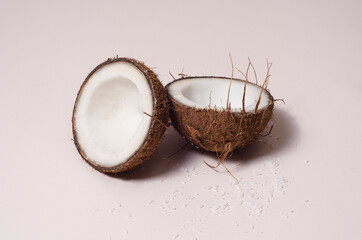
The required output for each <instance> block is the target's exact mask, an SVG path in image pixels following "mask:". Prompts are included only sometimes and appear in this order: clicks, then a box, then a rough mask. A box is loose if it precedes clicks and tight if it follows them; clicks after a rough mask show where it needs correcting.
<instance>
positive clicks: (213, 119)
mask: <svg viewBox="0 0 362 240" xmlns="http://www.w3.org/2000/svg"><path fill="white" fill-rule="evenodd" d="M197 78H199V77H197ZM183 79H185V78H183ZM226 79H227V78H226ZM181 80H182V79H178V80H175V81H181ZM229 80H230V79H229ZM240 81H243V80H240ZM170 84H172V83H170ZM170 84H168V85H167V86H166V91H167V87H168V86H169V85H170ZM248 84H252V83H250V82H248ZM265 91H266V92H267V94H268V96H269V99H270V101H269V104H268V105H267V106H266V107H265V108H262V109H258V110H257V112H254V111H253V112H243V111H242V110H241V111H240V112H234V111H231V110H230V109H223V110H219V109H216V108H215V109H213V108H204V109H199V108H195V107H190V106H187V105H183V104H181V103H179V102H178V101H176V100H175V99H173V98H172V96H170V94H168V93H167V97H168V98H169V101H170V104H171V107H170V113H171V120H172V125H173V126H174V128H175V129H176V130H177V131H178V132H179V133H180V134H181V135H182V136H183V137H185V138H186V139H187V140H189V141H190V142H191V143H192V144H193V145H195V146H197V147H200V148H202V149H204V150H206V151H211V152H216V153H217V154H221V155H222V157H223V158H225V157H227V155H228V154H229V153H231V152H232V151H233V150H234V149H237V148H242V147H244V146H246V145H247V144H248V143H250V142H252V141H253V140H254V139H255V138H256V137H257V136H259V135H260V133H261V132H262V131H263V130H264V129H265V127H266V126H267V124H268V122H269V120H270V119H271V118H272V115H273V108H274V99H273V97H272V95H271V94H270V93H269V92H268V91H267V90H265Z"/></svg>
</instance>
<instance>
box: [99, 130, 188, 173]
mask: <svg viewBox="0 0 362 240" xmlns="http://www.w3.org/2000/svg"><path fill="white" fill-rule="evenodd" d="M191 149H192V147H191V145H190V144H189V143H188V141H187V140H185V139H183V138H182V137H181V135H180V134H179V133H178V132H177V131H176V130H175V129H174V128H173V127H172V126H170V127H169V128H168V129H167V130H166V133H165V135H164V137H163V138H162V140H161V143H160V145H159V146H158V148H157V149H156V151H155V152H154V154H152V155H151V157H150V159H148V160H147V161H146V162H145V163H143V164H141V165H139V166H137V167H135V168H134V169H131V170H129V171H126V172H122V173H118V174H108V173H105V174H106V175H108V176H110V177H113V178H119V179H123V180H135V179H145V178H152V177H155V176H160V175H164V174H169V173H171V172H172V171H174V170H176V169H177V168H179V167H180V166H181V165H182V164H183V163H184V162H185V160H186V159H187V158H188V155H189V154H190V153H191V152H192V151H190V150H191Z"/></svg>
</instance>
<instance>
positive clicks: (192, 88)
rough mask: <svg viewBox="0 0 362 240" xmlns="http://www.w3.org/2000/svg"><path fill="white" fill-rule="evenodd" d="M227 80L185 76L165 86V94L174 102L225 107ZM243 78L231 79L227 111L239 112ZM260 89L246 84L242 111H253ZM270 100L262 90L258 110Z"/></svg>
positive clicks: (200, 107)
mask: <svg viewBox="0 0 362 240" xmlns="http://www.w3.org/2000/svg"><path fill="white" fill-rule="evenodd" d="M229 84H230V79H227V78H217V77H209V78H205V77H202V78H185V79H181V80H178V81H175V82H173V83H172V84H170V85H168V87H167V91H168V94H169V95H170V96H171V97H172V98H173V99H174V100H176V101H177V102H179V103H181V104H184V105H186V106H189V107H195V108H199V109H203V108H207V107H209V106H210V107H211V108H214V107H216V109H218V110H221V109H225V108H226V102H227V96H228V89H229ZM244 85H245V82H244V81H240V80H232V81H231V88H230V94H229V103H230V104H231V111H234V112H240V111H242V99H243V93H244ZM261 90H262V88H261V87H259V86H257V85H255V84H252V83H247V85H246V93H245V111H246V112H251V111H254V110H255V106H256V104H257V102H258V99H259V96H260V92H261ZM270 101H271V99H270V97H269V95H268V93H267V92H266V91H265V90H263V92H262V96H261V100H260V103H259V106H258V109H263V108H264V107H266V106H267V105H269V103H270Z"/></svg>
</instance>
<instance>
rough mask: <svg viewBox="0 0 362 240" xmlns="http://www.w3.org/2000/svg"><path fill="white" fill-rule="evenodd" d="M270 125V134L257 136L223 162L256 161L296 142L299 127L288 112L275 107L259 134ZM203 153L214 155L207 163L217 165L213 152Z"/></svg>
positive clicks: (285, 148) (204, 152) (268, 128)
mask: <svg viewBox="0 0 362 240" xmlns="http://www.w3.org/2000/svg"><path fill="white" fill-rule="evenodd" d="M271 126H273V129H272V132H271V133H270V135H268V136H264V137H263V136H259V137H258V138H257V139H256V140H255V141H253V142H252V143H250V144H248V145H247V146H246V147H244V148H240V149H236V150H235V151H234V153H233V155H232V156H231V157H230V158H228V159H226V160H225V163H227V162H228V161H232V162H242V163H248V162H252V161H258V160H260V159H261V157H262V156H265V155H270V154H276V153H279V154H280V153H281V152H282V151H284V150H287V149H288V148H289V147H292V146H295V145H296V144H297V140H298V139H299V134H300V129H299V126H298V124H297V122H296V120H295V118H294V117H293V116H291V115H290V114H289V113H288V112H286V111H283V110H281V109H277V108H275V109H274V113H273V118H272V119H271V121H270V122H269V124H268V126H267V127H266V129H265V130H264V132H263V133H262V134H261V135H263V134H265V133H267V132H268V131H269V130H270V128H271ZM203 154H205V155H207V156H210V157H211V158H213V157H214V158H215V161H214V162H213V161H209V162H208V163H209V164H211V165H217V163H218V159H217V158H216V156H215V153H211V152H206V151H203ZM219 167H220V166H219ZM221 167H222V166H221Z"/></svg>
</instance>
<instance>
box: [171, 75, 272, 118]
mask: <svg viewBox="0 0 362 240" xmlns="http://www.w3.org/2000/svg"><path fill="white" fill-rule="evenodd" d="M195 78H201V79H206V78H219V79H223V80H235V81H240V82H246V81H245V80H243V79H240V78H231V77H219V76H188V77H182V78H177V79H175V80H173V81H172V82H169V83H168V84H167V85H166V86H165V89H166V95H167V97H168V98H169V99H170V100H171V101H174V102H177V103H178V104H181V105H182V106H185V107H189V108H193V109H198V110H201V109H212V110H214V111H217V112H221V111H225V110H226V109H225V108H222V109H215V108H211V107H205V108H199V107H196V106H188V105H185V104H183V103H181V102H179V101H177V100H176V99H174V98H173V97H172V95H171V94H169V92H168V88H169V86H170V85H172V84H173V83H175V82H178V81H182V80H187V79H195ZM247 83H248V84H252V85H254V86H257V87H259V88H263V87H261V86H259V85H258V84H256V83H253V82H249V81H248V82H247ZM263 89H264V91H265V92H266V93H267V95H268V97H269V103H268V105H266V106H265V107H263V108H258V110H257V112H261V111H263V110H265V109H267V108H268V107H269V106H270V105H272V104H274V97H273V96H272V95H271V93H270V92H269V90H268V89H266V88H263ZM234 109H236V108H231V112H233V113H241V114H243V113H244V112H243V110H242V108H241V110H240V111H234ZM246 113H252V112H250V111H249V112H246Z"/></svg>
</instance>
